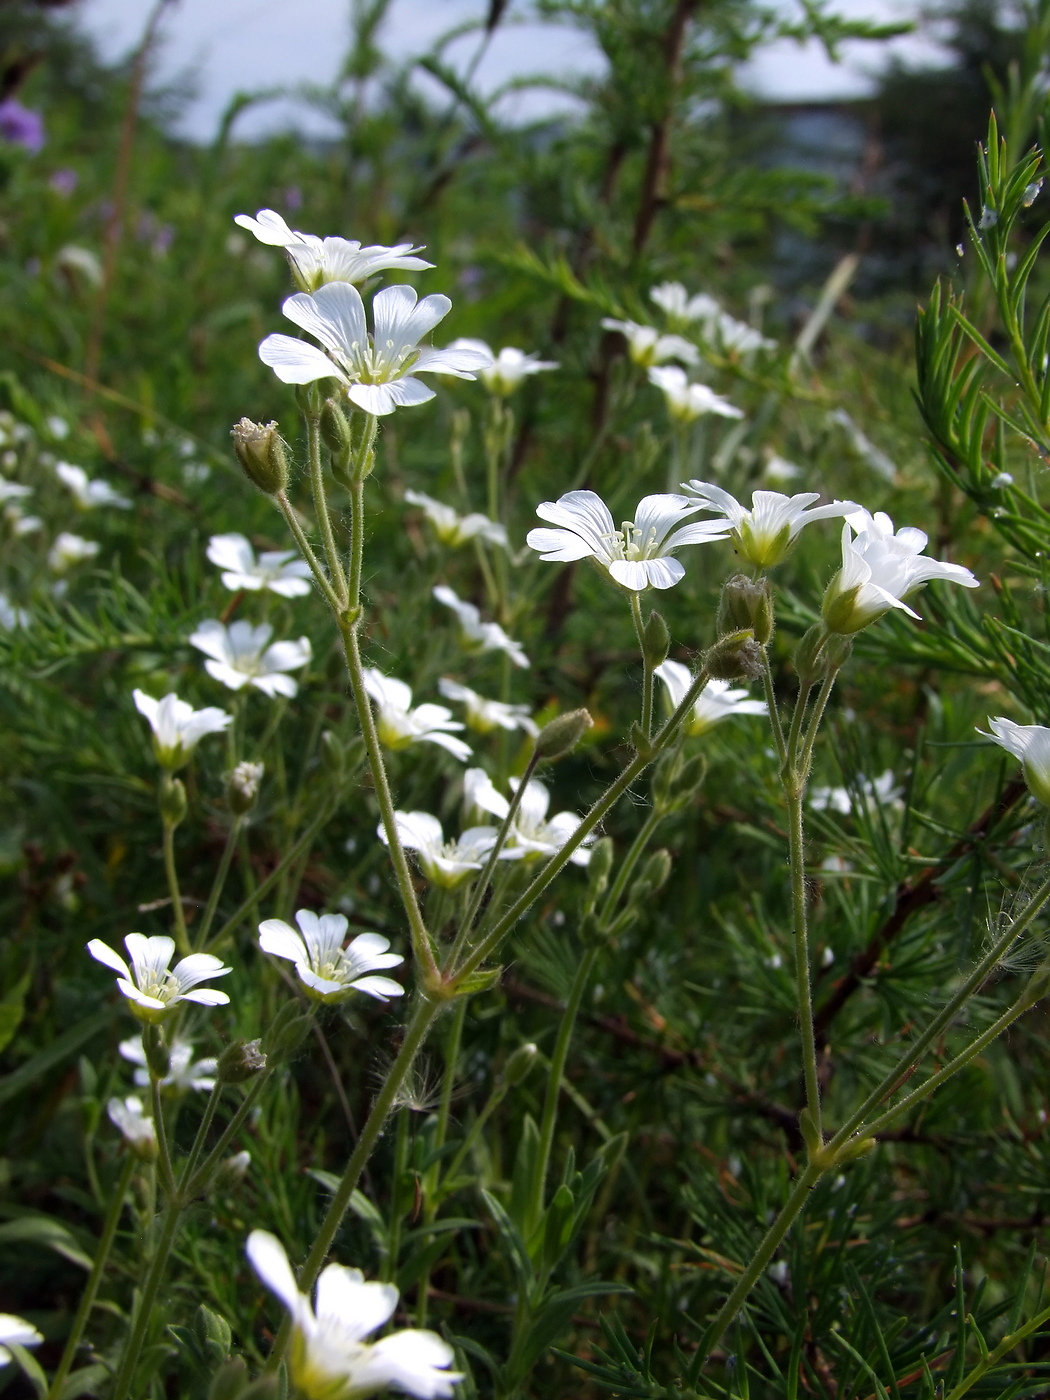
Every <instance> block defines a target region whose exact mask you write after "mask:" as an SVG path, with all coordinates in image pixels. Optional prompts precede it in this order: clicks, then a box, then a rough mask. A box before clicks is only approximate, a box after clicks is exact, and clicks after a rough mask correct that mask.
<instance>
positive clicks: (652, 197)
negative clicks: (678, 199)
mask: <svg viewBox="0 0 1050 1400" xmlns="http://www.w3.org/2000/svg"><path fill="white" fill-rule="evenodd" d="M697 4H698V0H678V3H677V4H676V5H675V7H674V13H673V14H672V16H671V22H670V24H669V25H668V26H667V33H666V34H665V35H664V65H665V68H666V77H665V80H664V81H665V85H666V86H665V91H666V94H667V100H666V104H665V106H664V110H663V113H662V115H661V116H660V118H659V119H658V120H657V121H655V122H654V123H653V126H652V131H651V134H650V137H649V154H648V157H647V158H646V162H645V175H644V177H643V179H642V198H641V201H640V203H639V205H638V217H637V219H636V220H635V225H634V240H633V243H632V247H633V249H634V254H635V256H636V257H637V256H638V254H639V253H641V251H642V249H643V248H644V247H645V245H646V243H648V241H649V235H650V234H651V233H652V231H653V224H654V223H655V222H656V216H657V214H658V213H659V212H660V210H661V209H662V208H663V207H664V205H665V204H666V203H667V181H668V176H669V175H670V173H671V124H672V120H673V117H674V107H675V98H676V97H677V95H678V89H679V87H680V86H681V83H682V66H683V65H682V59H683V55H684V51H685V35H686V30H687V28H688V26H689V21H690V19H691V18H692V16H693V12H694V10H695V9H696V7H697Z"/></svg>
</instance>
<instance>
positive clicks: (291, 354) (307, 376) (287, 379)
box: [259, 284, 350, 384]
mask: <svg viewBox="0 0 1050 1400" xmlns="http://www.w3.org/2000/svg"><path fill="white" fill-rule="evenodd" d="M341 285H345V284H341ZM259 359H260V360H262V362H263V364H264V365H269V366H270V368H271V369H272V370H273V372H274V374H276V376H277V378H278V379H280V380H281V381H282V383H284V384H312V383H313V382H314V380H315V379H341V380H342V381H343V383H344V384H348V383H349V382H350V381H349V380H348V379H347V377H346V375H345V374H344V373H343V371H342V370H341V369H340V368H339V366H338V365H336V364H335V363H333V361H332V360H330V359H329V358H328V356H327V355H326V354H325V353H324V351H323V350H318V348H317V346H316V345H311V344H310V343H309V342H308V341H306V340H294V339H293V338H292V337H291V336H290V335H276V334H275V335H268V336H267V337H266V339H265V340H264V341H263V342H262V344H261V345H260V346H259Z"/></svg>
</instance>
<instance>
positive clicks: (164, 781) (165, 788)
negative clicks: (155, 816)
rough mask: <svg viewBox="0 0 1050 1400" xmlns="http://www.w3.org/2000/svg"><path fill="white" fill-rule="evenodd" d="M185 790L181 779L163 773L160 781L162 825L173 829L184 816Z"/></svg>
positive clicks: (185, 804)
mask: <svg viewBox="0 0 1050 1400" xmlns="http://www.w3.org/2000/svg"><path fill="white" fill-rule="evenodd" d="M186 806H187V803H186V789H185V788H184V787H183V785H182V779H181V778H173V777H172V776H171V774H170V773H165V774H164V776H163V778H161V780H160V814H161V816H162V817H163V818H164V825H165V826H171V827H175V826H178V824H179V822H181V821H182V819H183V817H184V816H185V815H186Z"/></svg>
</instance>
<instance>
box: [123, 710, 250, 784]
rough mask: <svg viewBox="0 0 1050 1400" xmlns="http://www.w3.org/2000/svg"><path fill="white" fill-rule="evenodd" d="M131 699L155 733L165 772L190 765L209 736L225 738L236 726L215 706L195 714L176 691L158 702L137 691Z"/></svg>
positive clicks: (230, 716) (155, 741)
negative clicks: (191, 757) (199, 745)
mask: <svg viewBox="0 0 1050 1400" xmlns="http://www.w3.org/2000/svg"><path fill="white" fill-rule="evenodd" d="M131 698H132V699H133V700H134V701H135V708H136V710H138V712H139V714H140V715H145V717H146V718H147V719H148V720H149V725H150V728H151V729H152V730H153V752H154V753H155V754H156V755H157V762H158V763H159V764H160V765H161V767H162V768H168V769H170V770H171V771H172V772H174V771H175V770H176V769H177V768H181V767H182V765H183V764H184V763H188V762H189V759H190V755H191V754H192V753H193V750H194V749H195V748H196V747H197V745H198V744H199V743H200V741H201V740H202V739H203V738H204V736H205V735H206V734H221V733H222V732H223V731H224V730H225V729H228V728H229V727H230V725H231V724H232V723H233V716H232V715H228V714H227V713H226V711H225V710H220V709H218V708H217V707H216V706H214V705H208V706H206V707H205V709H203V710H195V709H194V708H193V706H192V705H188V704H187V703H186V701H185V700H180V699H179V697H178V696H177V695H176V694H175V692H174V691H172V692H171V693H170V694H169V695H165V697H164V699H163V700H154V699H153V697H152V696H151V695H147V694H146V693H145V691H142V690H133V691H132V692H131Z"/></svg>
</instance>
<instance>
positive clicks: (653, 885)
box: [628, 849, 671, 905]
mask: <svg viewBox="0 0 1050 1400" xmlns="http://www.w3.org/2000/svg"><path fill="white" fill-rule="evenodd" d="M670 876H671V852H670V851H666V850H663V849H661V850H659V851H653V852H652V854H651V855H650V856H649V858H648V860H647V861H646V862H645V864H644V865H643V866H642V872H641V874H640V875H639V876H638V878H637V880H635V882H634V884H633V885H632V886H631V893H630V895H629V897H628V900H629V903H631V904H636V905H637V904H644V903H645V902H646V900H648V899H651V898H652V897H653V895H654V894H656V893H657V892H658V891H659V890H662V889H663V887H664V885H666V884H667V881H668V880H669V879H670Z"/></svg>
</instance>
